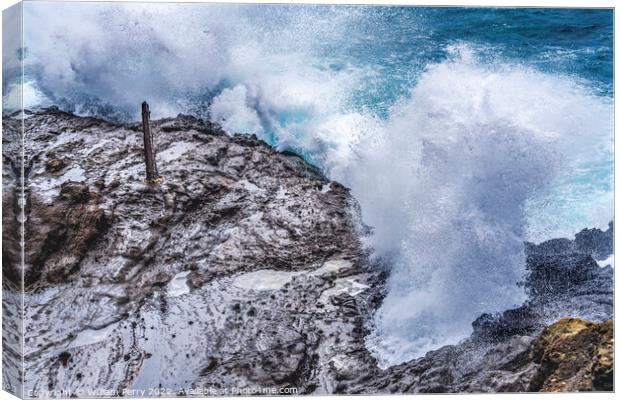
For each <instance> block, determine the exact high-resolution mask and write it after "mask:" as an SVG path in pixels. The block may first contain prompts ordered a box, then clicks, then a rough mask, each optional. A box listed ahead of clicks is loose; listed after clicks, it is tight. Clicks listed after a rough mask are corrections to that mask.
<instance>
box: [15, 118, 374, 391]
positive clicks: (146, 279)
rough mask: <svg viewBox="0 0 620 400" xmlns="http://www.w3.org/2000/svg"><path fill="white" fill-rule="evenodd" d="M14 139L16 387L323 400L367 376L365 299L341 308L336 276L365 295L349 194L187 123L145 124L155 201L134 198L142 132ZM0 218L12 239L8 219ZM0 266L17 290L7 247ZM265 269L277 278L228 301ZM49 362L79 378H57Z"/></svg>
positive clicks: (61, 123) (83, 130) (143, 190)
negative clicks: (22, 157)
mask: <svg viewBox="0 0 620 400" xmlns="http://www.w3.org/2000/svg"><path fill="white" fill-rule="evenodd" d="M6 123H10V121H7V122H6ZM24 123H25V124H26V131H27V132H28V135H29V143H30V144H31V145H30V146H28V148H27V149H26V150H27V157H28V159H29V160H32V164H31V167H30V168H29V170H28V172H27V175H26V178H27V182H26V183H27V189H28V190H27V192H26V208H25V217H26V219H25V228H26V235H27V238H28V240H27V246H26V254H25V255H26V263H25V267H26V270H25V276H26V283H27V286H26V294H25V302H26V303H27V304H26V307H25V308H26V310H27V315H26V317H25V324H26V327H27V330H26V333H25V336H26V338H25V341H26V348H25V352H26V354H25V362H26V368H27V369H28V370H29V374H28V381H27V382H26V383H25V386H26V388H39V387H48V386H53V387H55V388H59V389H61V388H64V389H68V388H72V389H74V390H75V389H77V388H81V389H99V388H101V387H106V388H107V387H114V388H129V387H131V388H145V389H148V388H153V387H159V386H160V385H161V386H162V387H166V388H172V389H174V391H175V393H176V392H182V391H184V390H188V389H189V388H191V387H192V386H196V387H220V388H223V387H235V388H253V387H295V388H297V389H298V390H299V392H300V393H309V392H323V393H329V392H333V390H334V388H335V387H336V385H337V380H338V379H339V378H338V377H339V376H345V375H346V376H355V375H356V374H357V371H361V370H363V369H364V368H366V367H367V365H369V363H370V364H372V363H373V362H374V361H373V360H372V359H371V358H370V357H369V356H368V354H367V352H365V350H364V343H363V335H362V334H361V332H362V330H363V319H362V318H361V311H360V310H361V309H363V307H365V306H364V304H365V303H367V301H368V300H367V299H368V298H369V297H370V296H371V292H372V291H371V290H362V291H361V292H359V293H356V295H355V296H352V295H347V296H348V297H346V298H345V297H342V299H341V298H340V297H338V295H339V294H340V293H341V292H342V291H343V290H345V289H343V288H341V287H340V286H337V284H336V283H335V281H336V279H337V278H338V277H344V276H345V275H346V277H347V279H349V280H352V281H355V282H358V284H359V285H360V287H364V288H366V287H367V285H366V283H367V282H368V281H369V280H370V279H375V277H376V275H375V274H374V273H373V272H372V271H370V270H369V269H368V264H367V262H366V259H365V254H364V252H363V251H362V249H361V245H360V243H359V239H358V233H357V226H358V225H357V222H355V221H357V220H358V219H359V218H358V215H357V214H356V213H357V212H358V210H357V208H356V206H355V201H354V200H353V199H352V198H351V196H350V194H349V191H348V189H347V188H345V187H344V186H342V185H339V184H337V183H336V182H328V181H327V179H326V178H325V177H324V176H323V175H322V174H321V173H320V171H318V170H317V169H316V168H314V167H312V166H310V165H308V164H307V163H306V162H305V161H304V160H303V159H302V158H301V157H299V156H297V155H294V154H292V153H289V152H285V153H280V152H278V151H276V150H274V149H272V148H270V147H269V146H268V145H267V144H265V143H264V142H262V141H261V140H259V139H258V138H256V137H253V136H240V135H237V136H229V135H227V134H225V133H224V132H223V131H221V129H220V128H219V127H217V126H215V125H213V124H211V123H210V122H207V121H202V120H199V119H196V118H193V117H188V116H179V117H177V118H173V119H166V120H161V121H153V124H152V130H153V133H154V138H155V140H154V141H155V147H156V149H157V155H156V157H157V164H158V167H159V173H160V175H161V176H162V177H163V178H164V180H163V182H162V183H161V184H159V185H147V184H145V183H144V161H143V156H142V134H141V131H140V129H139V125H137V124H125V125H122V124H121V125H119V124H113V123H110V122H107V121H103V120H98V119H96V118H81V117H76V116H74V115H72V114H69V113H65V112H61V111H59V110H56V109H52V110H47V111H46V110H43V111H40V112H36V113H32V114H31V115H30V117H29V118H28V119H27V120H25V122H24ZM52 131H53V132H55V133H54V134H51V135H50V134H49V133H50V132H52ZM15 154H17V153H15ZM15 154H13V153H11V152H9V151H5V158H6V159H7V160H9V161H10V162H6V163H5V164H4V168H3V172H4V174H5V175H6V176H11V177H12V180H13V182H14V180H15V178H16V176H17V175H15V171H14V170H13V168H12V167H11V165H13V163H15V160H14V159H13V158H12V157H13V156H15ZM58 160H62V167H61V163H59V162H58ZM325 185H330V190H328V191H322V190H321V189H322V188H323V187H324V186H325ZM17 186H18V185H13V186H7V188H8V190H7V189H5V192H4V193H3V196H4V197H3V202H4V203H5V204H7V205H12V202H14V201H15V200H14V199H16V198H17V195H18V192H17ZM15 209H17V208H15V207H12V206H11V207H9V210H15ZM4 217H5V218H6V220H7V222H8V224H7V226H12V227H13V228H14V230H15V231H17V230H18V227H19V221H18V220H17V217H16V216H15V215H14V214H11V212H8V213H5V216H4ZM5 232H10V231H9V230H5ZM3 233H4V232H3ZM3 256H4V257H5V258H9V259H10V260H11V262H10V263H8V267H5V265H4V263H3V268H6V269H7V271H9V274H6V276H13V277H14V278H15V281H16V282H17V281H19V278H20V277H21V274H22V271H19V270H17V267H15V266H19V265H20V263H19V260H18V257H19V252H18V251H13V252H11V247H10V245H9V246H5V251H4V253H3ZM260 271H267V273H268V274H271V275H274V276H275V275H277V274H288V275H289V276H287V277H286V280H285V282H284V283H283V284H282V285H279V286H276V287H273V288H271V287H267V288H266V289H256V288H254V287H252V285H250V286H247V285H246V286H235V282H236V281H237V278H239V279H242V277H243V275H244V274H251V273H256V272H260ZM271 275H270V276H271ZM242 280H243V279H242ZM324 293H326V294H325V295H324ZM331 296H335V297H337V298H338V299H341V300H336V301H335V302H332V301H331V300H330V297H331ZM61 349H62V351H66V352H70V354H71V358H70V360H71V361H70V364H71V367H74V368H75V370H79V371H80V373H81V375H80V378H79V379H78V378H76V377H74V376H69V375H68V374H66V373H64V372H63V371H62V370H61V369H58V364H57V362H58V360H59V356H58V354H60V353H59V351H60V350H61ZM62 360H65V358H64V357H63V358H62ZM62 360H61V365H64V364H65V363H66V362H68V359H67V360H65V361H62ZM161 360H166V364H165V367H162V364H161V363H160V362H161ZM330 360H346V362H345V363H344V364H343V362H344V361H343V362H336V363H335V362H331V363H330ZM330 365H331V366H330ZM332 366H333V367H332ZM345 366H346V367H345Z"/></svg>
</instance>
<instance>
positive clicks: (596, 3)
mask: <svg viewBox="0 0 620 400" xmlns="http://www.w3.org/2000/svg"><path fill="white" fill-rule="evenodd" d="M45 1H49V2H63V1H59V0H45ZM71 1H73V2H80V1H82V2H83V1H84V0H64V2H71ZM86 1H93V2H121V1H126V0H86ZM131 1H132V2H141V3H148V2H153V3H166V2H170V1H169V0H168V1H166V0H131ZM180 2H188V3H189V2H192V3H214V2H218V3H298V4H299V3H301V4H303V3H312V4H380V5H412V6H413V5H416V6H424V5H427V6H445V5H455V6H483V7H485V6H486V7H492V6H494V7H498V6H499V7H575V8H577V7H588V8H593V7H604V8H613V7H615V3H614V1H611V0H607V1H601V0H590V1H583V0H582V1H578V0H560V1H553V0H538V1H514V0H511V1H506V2H502V1H500V0H494V1H493V0H469V1H467V0H444V1H428V0H419V1H418V0H416V1H412V0H391V1H390V0H353V1H342V0H335V1H334V0H306V1H303V0H288V1H285V0H271V1H265V0H240V1H234V0H219V1H206V0H191V1H180ZM17 3H19V1H18V0H3V2H2V9H3V10H4V9H5V8H8V7H10V6H12V5H13V4H17ZM68 22H72V21H68ZM78 23H79V22H78ZM617 26H618V14H617V13H616V12H615V10H614V34H615V31H616V27H617ZM1 42H2V30H1V29H0V43H1ZM619 50H620V46H619V45H618V42H617V41H615V38H614V105H615V94H616V91H615V76H616V73H615V72H616V66H617V65H616V57H615V55H616V54H618V51H619ZM1 78H2V70H1V69H0V80H1ZM614 110H615V107H614ZM618 124H619V119H618V118H617V113H616V112H615V111H614V128H617V127H618ZM615 130H617V129H615ZM619 147H620V144H619V143H618V142H615V144H614V154H616V153H618V148H619ZM619 170H620V167H618V164H615V165H614V188H617V187H618V181H619V178H618V176H619V174H618V172H619ZM619 203H620V198H619V197H615V198H614V215H615V210H617V209H618V204H619ZM0 216H1V214H0ZM0 221H1V219H0ZM618 236H619V235H615V237H614V249H616V248H619V247H618V244H619V242H620V240H619V239H618ZM0 249H1V244H0ZM0 276H1V272H0ZM615 293H618V279H616V280H615V287H614V294H615ZM614 297H615V296H614ZM615 310H616V308H615V302H614V312H615ZM1 329H2V328H1V326H0V332H1ZM614 351H615V355H616V356H617V348H616V349H614ZM615 358H616V359H617V357H615ZM0 371H1V364H0ZM614 382H615V384H619V382H620V381H619V380H618V371H617V369H616V371H614ZM414 396H415V395H391V396H374V395H370V396H355V397H357V398H360V399H383V400H397V399H403V400H405V399H407V400H410V399H413V398H414ZM428 396H431V395H427V397H428ZM448 396H452V395H448V394H437V395H432V398H433V399H436V398H447V397H448ZM458 396H463V398H466V399H485V398H486V399H488V398H489V396H493V397H501V399H502V400H504V399H505V400H513V399H520V398H527V399H537V398H539V397H540V398H544V399H545V400H554V399H564V398H569V399H575V400H577V399H579V400H581V399H586V400H587V399H603V398H610V395H609V394H605V393H547V394H541V393H522V394H499V393H498V394H458ZM577 396H578V397H577ZM303 397H304V398H308V399H311V400H314V399H317V400H318V399H322V400H327V399H333V398H344V397H345V396H303ZM351 397H352V396H349V398H351ZM15 398H16V397H14V396H12V395H10V394H8V393H7V392H4V391H0V400H5V399H7V400H8V399H15ZM222 398H223V397H214V399H222ZM240 398H242V399H257V398H258V397H240ZM162 399H163V400H178V399H179V398H162ZM260 399H278V397H263V396H261V397H260Z"/></svg>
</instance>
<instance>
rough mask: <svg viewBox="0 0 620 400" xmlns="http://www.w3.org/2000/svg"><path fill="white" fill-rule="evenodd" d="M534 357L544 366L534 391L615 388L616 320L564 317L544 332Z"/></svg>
mask: <svg viewBox="0 0 620 400" xmlns="http://www.w3.org/2000/svg"><path fill="white" fill-rule="evenodd" d="M532 359H533V361H534V362H536V363H539V364H540V367H539V368H538V372H537V374H536V376H534V378H533V379H532V381H531V383H530V388H529V389H530V390H531V391H542V392H573V391H585V390H588V391H592V390H594V391H608V390H613V321H611V320H609V321H605V322H603V323H594V322H588V321H584V320H581V319H577V318H562V319H561V320H559V321H558V322H556V323H554V324H553V325H550V326H548V327H546V328H545V329H544V330H543V331H542V333H541V334H540V336H539V337H538V339H537V340H536V342H535V343H534V345H533V348H532Z"/></svg>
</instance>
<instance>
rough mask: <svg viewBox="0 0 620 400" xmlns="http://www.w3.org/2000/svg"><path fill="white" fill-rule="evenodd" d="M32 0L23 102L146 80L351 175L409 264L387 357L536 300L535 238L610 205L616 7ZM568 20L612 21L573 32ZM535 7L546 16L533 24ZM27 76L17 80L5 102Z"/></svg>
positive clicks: (138, 97)
mask: <svg viewBox="0 0 620 400" xmlns="http://www.w3.org/2000/svg"><path fill="white" fill-rule="evenodd" d="M24 7H25V8H24V10H25V21H24V23H25V25H26V26H28V27H29V28H28V29H27V30H26V37H25V41H26V43H25V44H26V47H27V49H28V51H27V53H26V57H25V59H24V60H25V65H26V68H25V70H26V77H25V79H26V82H27V86H26V90H24V96H25V100H24V101H25V104H27V105H30V106H36V105H46V104H58V105H60V106H61V107H63V108H66V109H69V110H73V111H75V112H77V113H80V114H94V115H102V116H105V117H108V118H116V119H120V120H137V119H138V118H139V105H140V103H141V102H142V101H143V100H145V99H147V100H148V101H149V102H150V104H151V109H152V110H153V117H154V118H158V117H164V116H173V115H176V114H177V113H179V112H183V113H195V114H198V115H203V116H208V117H210V118H212V119H213V120H215V121H217V122H219V123H220V124H221V125H222V126H223V127H224V128H225V129H226V130H227V131H229V132H242V133H255V134H257V135H258V136H259V137H261V138H263V139H264V140H266V141H268V142H269V143H271V144H272V145H274V146H276V147H278V148H280V149H292V150H295V151H297V152H299V153H300V154H302V155H303V156H304V157H305V158H306V159H307V160H308V161H310V162H312V163H314V164H316V165H318V166H319V167H321V168H322V169H323V170H324V171H325V172H326V174H327V175H328V176H330V177H331V178H332V179H336V180H339V181H341V182H342V183H344V184H345V185H347V186H349V187H350V188H351V189H352V192H353V194H354V196H355V197H356V199H357V200H358V201H359V202H360V205H361V208H362V214H363V219H364V222H365V223H366V224H368V225H370V226H371V227H372V228H373V235H372V236H371V237H369V238H367V244H368V245H369V246H371V247H373V248H374V249H375V254H376V255H380V256H389V257H391V259H392V260H393V264H394V265H393V270H392V274H391V277H390V280H389V283H388V289H389V291H388V295H387V297H386V299H385V301H384V303H383V305H382V306H381V308H380V309H379V310H378V312H377V314H376V316H375V319H374V321H373V324H372V328H373V332H372V334H371V335H370V336H369V338H368V346H369V348H370V349H371V350H372V351H373V354H375V356H376V357H377V358H378V359H379V360H380V363H381V365H384V366H387V365H391V364H394V363H398V362H402V361H406V360H408V359H411V358H413V357H417V356H420V355H423V354H424V353H425V352H426V351H428V350H431V349H434V348H437V347H439V346H441V345H443V344H449V343H456V342H458V341H459V340H461V339H463V338H464V337H466V336H467V335H468V334H469V333H470V332H471V322H472V321H473V320H474V319H475V318H476V317H477V316H478V315H480V313H482V312H498V311H502V310H504V309H506V308H509V307H512V306H515V305H518V304H519V303H520V302H522V301H523V299H524V294H523V292H522V290H521V288H520V287H519V286H518V284H517V283H518V282H519V280H521V279H522V277H523V272H524V254H523V241H524V240H531V241H535V242H539V241H542V240H546V239H549V238H552V237H557V236H570V235H572V234H574V233H576V232H577V231H579V230H580V229H582V228H584V227H586V226H587V227H593V226H598V227H606V226H607V223H608V222H609V220H610V219H612V217H613V206H612V204H613V203H612V200H613V183H612V181H613V180H612V165H613V150H612V140H613V97H612V94H611V89H610V86H611V74H610V72H609V71H608V69H607V68H608V64H610V63H611V61H609V63H608V64H606V63H607V62H608V60H610V57H611V56H610V55H609V54H610V52H609V51H608V49H610V48H611V38H610V37H609V38H608V39H600V38H601V37H602V38H605V32H607V31H606V30H605V29H607V28H606V27H607V25H609V21H610V20H611V19H610V18H608V16H607V14H604V12H602V13H603V14H601V15H598V14H596V15H594V14H581V13H580V11H579V10H573V11H572V13H573V14H574V15H573V14H571V12H570V11H561V10H559V11H558V10H555V11H553V10H551V11H547V13H548V14H549V15H548V16H545V15H544V13H543V14H542V16H541V14H536V12H534V11H532V12H531V13H530V12H529V11H527V10H522V11H518V10H503V11H502V10H486V11H480V10H478V12H477V13H476V12H475V10H473V11H462V12H461V11H459V10H454V9H445V10H441V9H437V10H433V9H415V8H398V7H395V8H381V7H324V6H300V7H293V6H290V7H289V6H262V7H255V6H220V5H200V4H178V5H175V4H158V5H154V4H149V5H148V7H147V6H144V5H139V4H123V5H118V4H117V5H111V4H92V3H83V4H70V5H68V6H64V5H59V4H54V5H50V4H45V3H27V4H26V5H25V6H24ZM519 12H521V13H522V14H523V15H520V17H522V19H518V20H516V19H514V18H513V16H514V13H519ZM562 12H563V13H564V14H562V16H563V19H561V18H556V15H555V14H554V13H562ZM483 14H484V17H485V18H487V19H486V20H485V21H486V22H484V23H482V22H480V21H481V18H482V17H481V16H482V15H483ZM592 15H594V16H592ZM569 17H570V18H573V20H574V22H570V21H571V20H570V18H569ZM489 18H490V20H492V21H497V24H496V25H489V22H488V21H489ZM523 18H524V19H523ZM528 18H530V19H528ZM592 18H598V19H600V21H599V20H596V21H594V22H592V21H590V19H592ZM607 19H609V21H608V20H607ZM560 20H561V21H568V22H565V23H574V24H577V25H579V24H581V25H583V24H586V23H591V24H592V25H593V26H599V28H600V29H602V31H601V32H596V34H592V36H591V37H590V36H588V35H589V33H588V34H585V33H584V35H583V37H581V36H575V35H574V34H569V33H562V30H561V29H558V28H557V23H558V22H557V21H560ZM67 21H80V23H79V24H68V23H67ZM514 21H522V22H514ZM534 21H537V22H536V24H538V25H540V21H546V22H548V25H549V26H548V29H549V31H548V32H545V34H544V35H539V34H538V33H536V32H534V33H532V35H530V36H529V37H528V36H527V35H526V34H524V33H522V31H521V30H519V29H521V28H523V29H525V28H526V27H527V26H529V25H528V24H534ZM595 22H596V24H598V25H596V24H595ZM517 23H521V24H523V25H522V26H518V25H511V24H517ZM554 24H556V25H554ZM606 24H607V25H606ZM538 25H537V26H538ZM581 25H580V26H581ZM483 27H484V29H483ZM560 28H561V27H560ZM578 31H579V30H578ZM584 32H586V30H585V28H584ZM587 32H590V31H587ZM563 35H564V36H563ZM597 35H598V36H597ZM524 37H528V39H527V42H528V46H529V47H527V48H526V47H524V46H521V45H522V43H523V41H524V40H525V39H523V38H524ZM597 40H598V41H597ZM520 41H521V42H520ZM514 49H517V50H514ZM519 49H521V50H519ZM599 56H600V57H599ZM601 58H602V59H603V60H604V63H603V64H601V61H600V59H601ZM5 73H6V72H5ZM16 88H17V89H16ZM15 90H19V86H16V85H15V83H13V84H11V83H10V82H9V83H7V84H5V86H3V102H4V103H3V104H5V107H8V108H10V107H9V106H10V104H12V103H11V102H12V101H13V100H14V99H15V98H19V97H20V96H19V93H16V92H15Z"/></svg>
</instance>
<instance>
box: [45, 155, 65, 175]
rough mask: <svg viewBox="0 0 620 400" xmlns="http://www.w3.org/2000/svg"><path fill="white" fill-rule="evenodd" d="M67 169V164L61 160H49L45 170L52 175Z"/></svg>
mask: <svg viewBox="0 0 620 400" xmlns="http://www.w3.org/2000/svg"><path fill="white" fill-rule="evenodd" d="M64 167H65V162H64V161H63V160H59V159H55V158H53V159H48V160H47V161H46V162H45V170H46V171H47V172H50V173H54V172H58V171H60V170H61V169H63V168H64Z"/></svg>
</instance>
